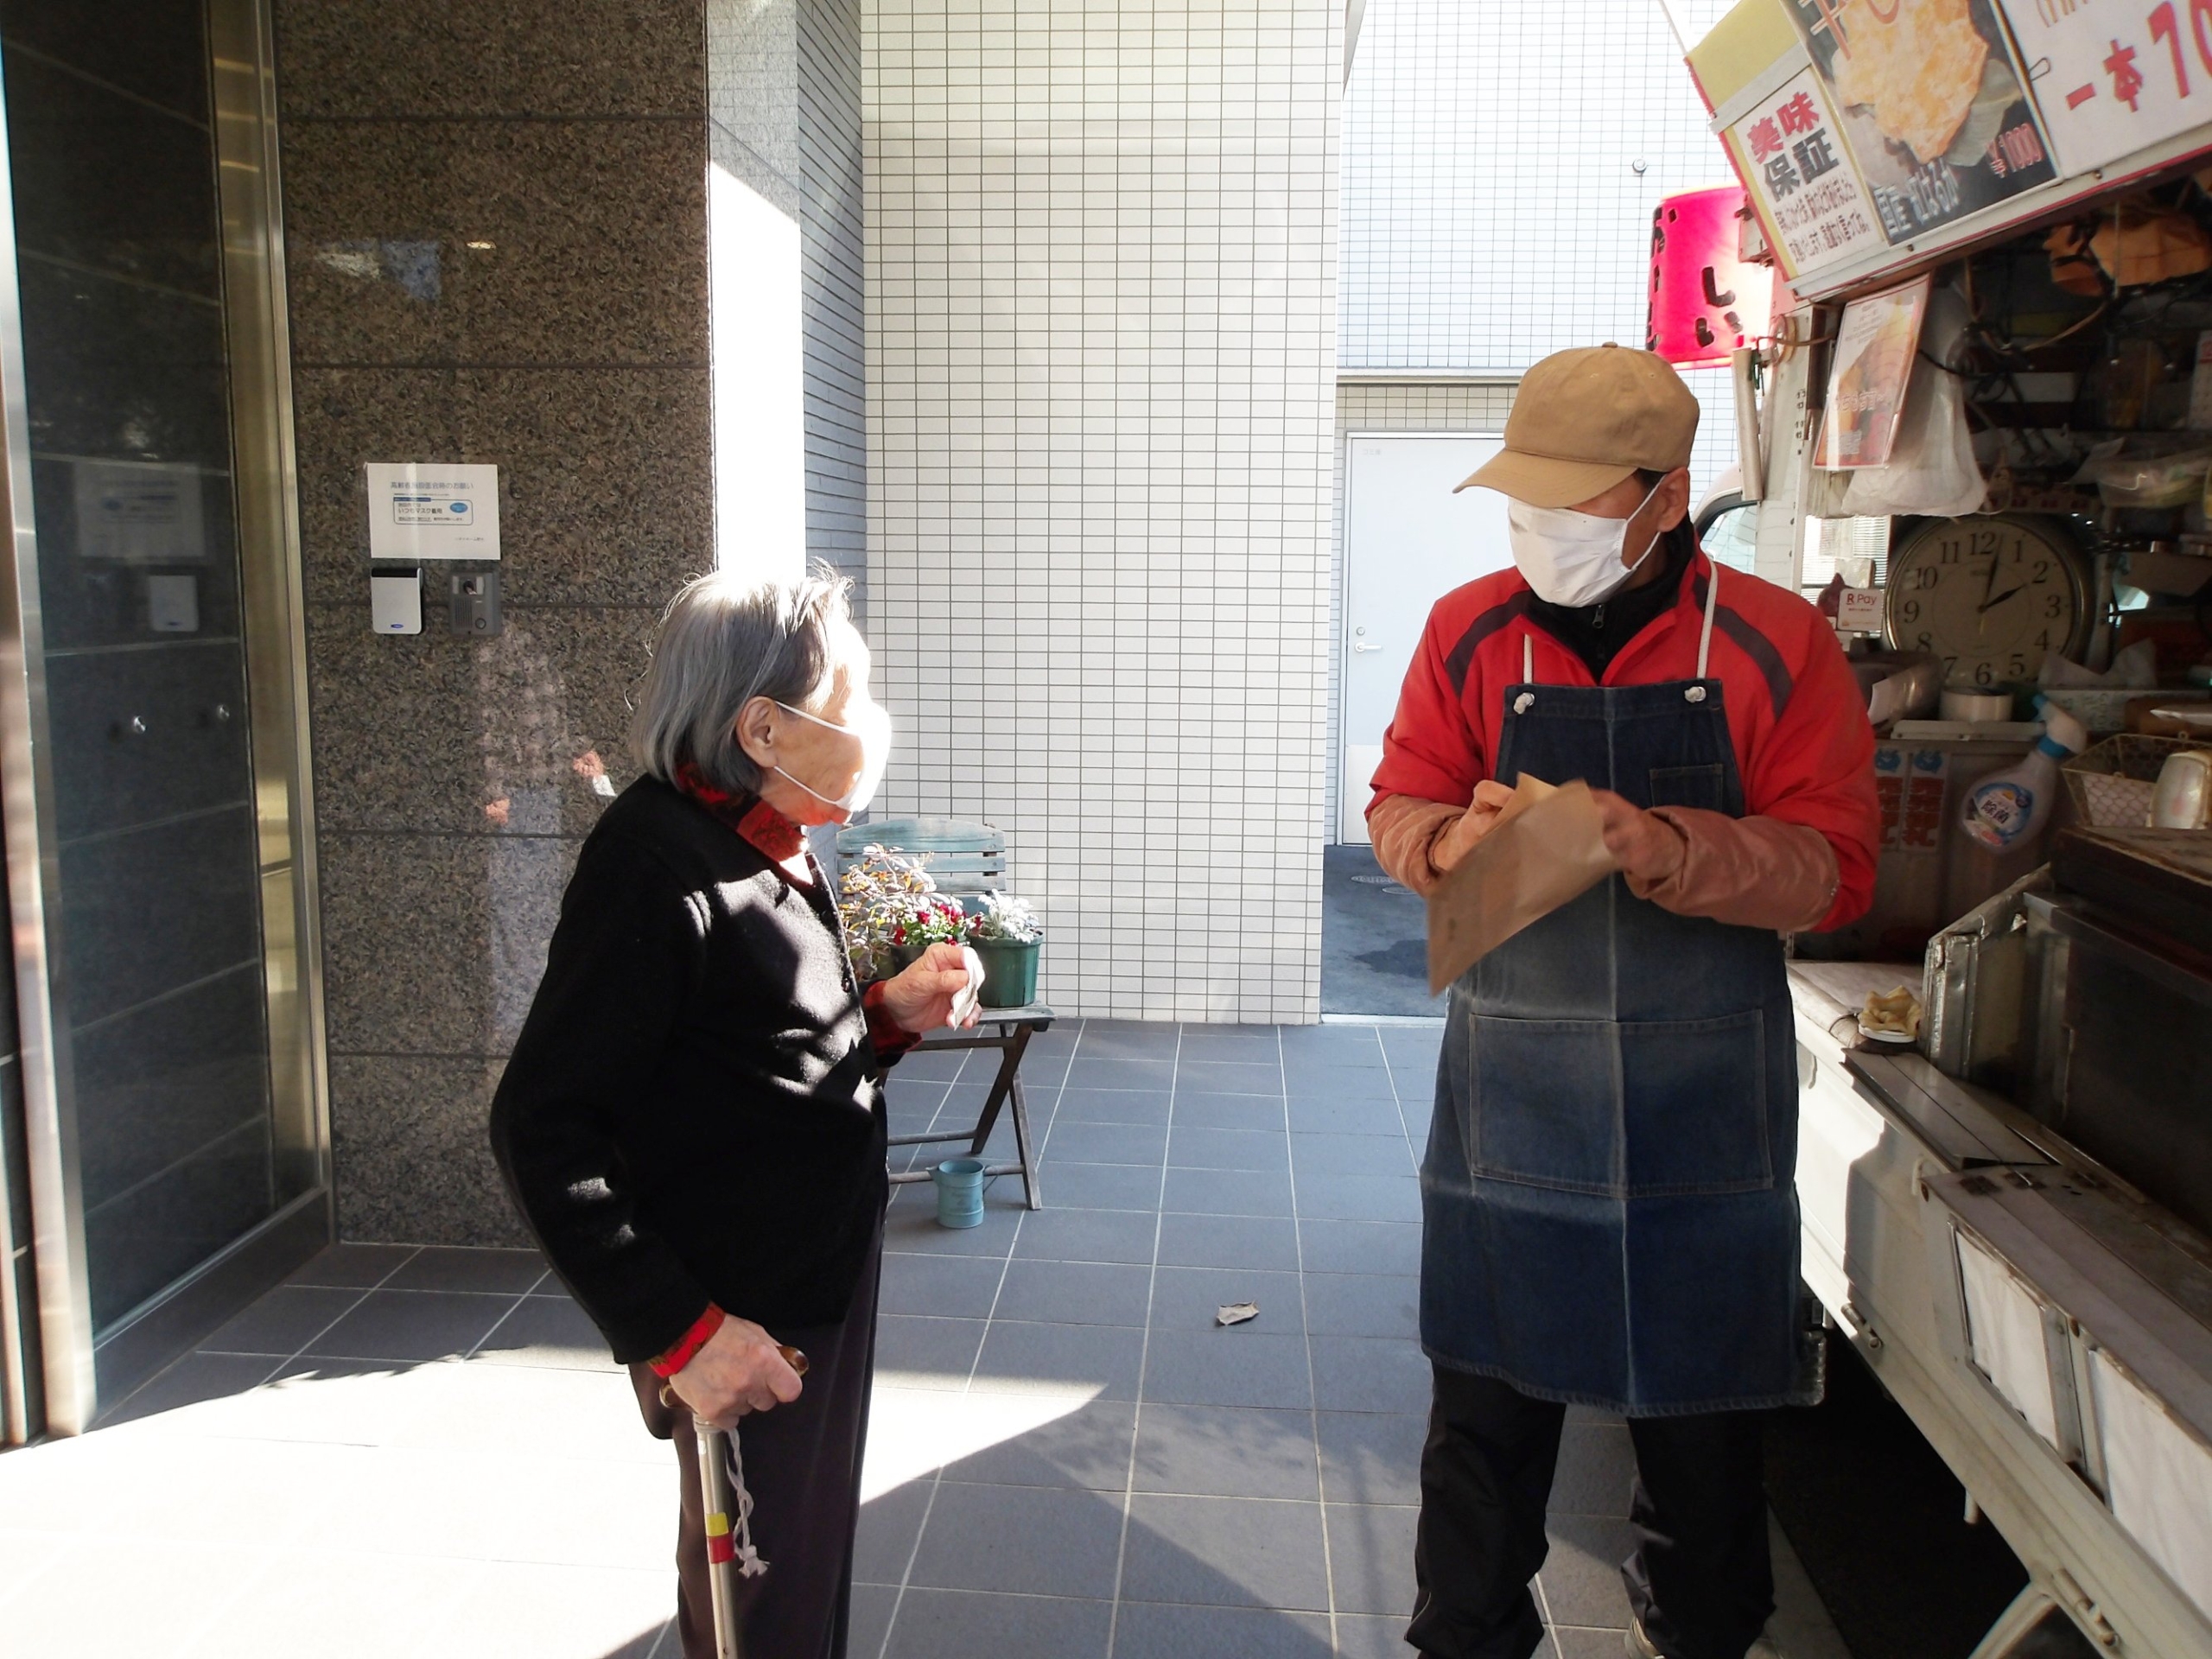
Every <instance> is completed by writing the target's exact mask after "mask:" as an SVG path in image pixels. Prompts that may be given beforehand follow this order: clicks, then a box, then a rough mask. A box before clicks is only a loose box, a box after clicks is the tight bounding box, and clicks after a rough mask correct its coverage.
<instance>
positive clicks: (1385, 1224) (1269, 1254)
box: [856, 1021, 1631, 1659]
mask: <svg viewBox="0 0 2212 1659" xmlns="http://www.w3.org/2000/svg"><path fill="white" fill-rule="evenodd" d="M1439 1040H1440V1036H1439V1033H1437V1032H1435V1031H1433V1030H1426V1029H1419V1028H1410V1027H1373V1026H1320V1027H1219V1026H1190V1027H1179V1028H1178V1027H1170V1026H1135V1025H1116V1024H1110V1023H1107V1022H1102V1021H1092V1022H1090V1023H1088V1024H1086V1025H1084V1027H1082V1028H1081V1029H1080V1031H1079V1032H1069V1031H1065V1030H1063V1031H1056V1032H1053V1033H1050V1034H1049V1035H1048V1036H1046V1038H1043V1039H1039V1042H1038V1044H1037V1045H1035V1046H1033V1047H1032V1050H1031V1052H1030V1058H1029V1059H1028V1062H1027V1065H1025V1068H1024V1076H1025V1077H1026V1078H1027V1082H1028V1086H1029V1091H1030V1099H1031V1107H1032V1112H1033V1116H1034V1118H1035V1119H1036V1127H1037V1128H1038V1130H1039V1133H1040V1135H1041V1138H1042V1141H1043V1155H1042V1166H1041V1167H1042V1185H1043V1196H1044V1199H1045V1203H1046V1206H1047V1207H1046V1210H1045V1211H1042V1212H1039V1213H1036V1214H1030V1213H1027V1212H1025V1211H1022V1210H1020V1208H1019V1207H1018V1205H1017V1204H1016V1202H1015V1199H1016V1196H1017V1195H1016V1193H1015V1192H1014V1183H1013V1182H1011V1181H1005V1180H1002V1181H1001V1182H1000V1183H999V1186H1000V1188H1001V1191H1000V1192H995V1193H994V1194H993V1195H992V1198H993V1201H992V1203H991V1204H990V1205H989V1207H988V1212H987V1217H986V1219H985V1222H984V1224H983V1225H982V1227H980V1228H977V1229H976V1230H973V1231H972V1232H948V1231H946V1230H944V1229H942V1228H939V1227H938V1225H937V1224H936V1223H935V1220H934V1217H933V1211H932V1204H933V1200H932V1198H931V1193H930V1191H929V1189H928V1188H927V1187H925V1186H919V1185H917V1186H912V1187H906V1188H904V1189H901V1191H900V1192H899V1197H898V1198H897V1199H896V1200H895V1201H894V1203H893V1205H892V1211H891V1218H890V1231H889V1236H888V1240H887V1255H886V1257H885V1270H884V1302H883V1306H884V1313H883V1318H882V1322H881V1351H880V1357H879V1360H878V1367H879V1375H880V1376H882V1377H883V1378H884V1379H885V1381H886V1383H890V1384H892V1385H893V1386H897V1387H902V1388H904V1387H922V1388H926V1387H931V1386H938V1387H946V1388H958V1387H961V1386H963V1385H969V1384H973V1385H976V1386H982V1387H993V1386H1003V1385H1006V1384H1007V1383H1016V1382H1020V1381H1022V1380H1025V1379H1027V1380H1034V1379H1039V1378H1047V1379H1052V1380H1054V1381H1058V1382H1060V1383H1067V1384H1077V1383H1080V1384H1083V1385H1086V1386H1090V1387H1095V1388H1096V1395H1095V1397H1093V1398H1091V1399H1090V1400H1089V1401H1088V1402H1085V1403H1084V1404H1083V1405H1081V1406H1080V1407H1079V1408H1077V1409H1074V1410H1072V1411H1071V1412H1069V1413H1068V1414H1066V1415H1065V1416H1063V1417H1060V1418H1058V1419H1056V1420H1055V1421H1053V1422H1052V1424H1050V1425H1049V1426H1047V1427H1045V1428H1043V1429H1040V1430H1038V1431H1034V1432H1033V1433H1031V1434H1028V1435H1024V1436H1021V1437H1020V1438H1018V1439H1016V1440H1012V1441H1008V1442H1007V1443H1005V1444H1003V1445H1001V1446H997V1447H995V1448H993V1449H992V1450H990V1451H989V1452H985V1453H983V1454H982V1455H980V1456H978V1457H974V1458H969V1459H963V1460H960V1461H956V1462H953V1463H950V1464H948V1465H945V1466H944V1468H943V1469H942V1470H941V1471H939V1472H938V1473H937V1474H936V1475H934V1476H933V1477H931V1478H930V1479H928V1480H927V1481H925V1482H923V1483H920V1484H918V1485H917V1486H916V1487H915V1488H912V1489H902V1491H901V1492H900V1493H899V1494H897V1496H899V1497H901V1498H902V1499H903V1500H904V1501H902V1502H900V1503H895V1504H893V1503H877V1504H874V1505H872V1506H870V1508H869V1510H868V1513H867V1515H866V1518H865V1519H864V1521H863V1523H862V1528H863V1544H864V1548H863V1551H862V1560H863V1563H864V1570H863V1573H862V1577H863V1579H864V1580H866V1582H865V1585H864V1587H863V1588H862V1589H861V1592H860V1596H861V1608H862V1618H863V1637H864V1639H863V1640H862V1641H861V1643H859V1644H858V1646H857V1648H856V1651H859V1652H862V1653H868V1654H874V1653H876V1652H878V1651H879V1650H880V1651H881V1652H882V1653H884V1654H885V1655H887V1656H899V1659H923V1656H936V1655H939V1654H946V1655H950V1654H951V1653H953V1652H954V1651H956V1650H958V1651H962V1652H968V1651H972V1650H974V1649H976V1646H977V1644H978V1642H979V1639H980V1640H982V1641H994V1640H995V1641H998V1642H1001V1643H1009V1642H1010V1643H1012V1644H1013V1645H1014V1649H1015V1650H1017V1651H1035V1652H1047V1651H1049V1652H1052V1653H1056V1654H1058V1653H1066V1654H1071V1655H1073V1654H1104V1653H1108V1652H1110V1653H1112V1654H1113V1655H1115V1656H1116V1659H1139V1656H1142V1659H1151V1656H1154V1655H1159V1656H1166V1655H1170V1654H1173V1655H1192V1654H1220V1655H1224V1656H1226V1655H1238V1654H1244V1653H1251V1654H1255V1655H1258V1654H1267V1655H1269V1656H1275V1655H1286V1656H1302V1655H1313V1656H1316V1659H1319V1656H1323V1655H1328V1654H1332V1653H1334V1654H1343V1655H1347V1656H1368V1655H1376V1656H1380V1655H1401V1654H1405V1653H1407V1652H1408V1651H1409V1649H1407V1648H1406V1647H1405V1646H1404V1645H1403V1643H1402V1641H1401V1637H1402V1632H1403V1630H1404V1626H1405V1615H1406V1611H1407V1610H1408V1608H1409V1607H1410V1605H1411V1603H1412V1599H1413V1563H1412V1548H1413V1530H1414V1516H1415V1513H1416V1511H1415V1509H1414V1505H1415V1504H1416V1503H1418V1500H1419V1494H1418V1491H1417V1488H1416V1484H1415V1483H1416V1472H1417V1468H1418V1464H1419V1456H1420V1448H1421V1436H1422V1431H1423V1427H1424V1416H1423V1414H1424V1412H1425V1411H1426V1408H1427V1378H1428V1368H1427V1362H1426V1361H1425V1360H1424V1359H1423V1358H1422V1357H1421V1351H1420V1348H1419V1345H1418V1343H1417V1339H1416V1338H1417V1334H1418V1332H1417V1323H1416V1321H1417V1308H1416V1294H1415V1293H1416V1287H1417V1279H1416V1275H1417V1274H1418V1272H1419V1268H1420V1252H1419V1240H1420V1229H1419V1221H1420V1214H1421V1209H1420V1193H1419V1187H1418V1185H1417V1180H1416V1170H1417V1166H1418V1161H1419V1156H1420V1147H1421V1144H1422V1142H1423V1141H1424V1140H1425V1138H1426V1136H1427V1129H1428V1108H1429V1101H1430V1097H1431V1091H1432V1087H1433V1078H1434V1076H1435V1066H1436V1052H1437V1045H1438V1042H1439ZM956 1063H957V1057H955V1056H950V1055H947V1056H941V1057H940V1056H930V1055H922V1056H918V1057H917V1058H914V1059H912V1060H910V1061H908V1062H907V1063H906V1064H905V1065H902V1066H901V1067H900V1068H899V1071H898V1073H896V1074H895V1075H894V1079H893V1088H892V1093H891V1102H892V1115H893V1133H918V1132H920V1131H921V1130H922V1129H924V1128H943V1127H946V1126H957V1124H959V1123H962V1122H968V1121H971V1120H972V1117H973V1115H974V1112H975V1109H976V1103H977V1102H978V1101H979V1100H980V1097H981V1094H982V1082H981V1080H980V1077H979V1074H982V1071H983V1062H982V1058H981V1057H978V1058H976V1059H973V1060H971V1061H970V1062H969V1067H968V1069H967V1071H964V1072H963V1071H959V1070H957V1069H956ZM1003 1139H1004V1136H1003V1132H1002V1133H1001V1136H1000V1137H999V1138H998V1139H997V1140H995V1142H994V1144H995V1146H997V1145H999V1144H1001V1141H1003ZM926 1155H943V1154H917V1155H916V1156H917V1160H918V1161H919V1160H922V1158H924V1157H925V1156H926ZM1233 1301H1254V1302H1256V1303H1258V1304H1259V1307H1260V1315H1259V1317H1258V1318H1257V1319H1254V1320H1252V1321H1251V1322H1250V1323H1249V1324H1245V1325H1236V1326H1233V1327H1229V1328H1219V1327H1217V1325H1215V1322H1214V1315H1215V1310H1216V1309H1217V1307H1218V1306H1220V1305H1221V1304H1222V1303H1224V1302H1233ZM1578 1415H1579V1416H1580V1414H1578ZM1630 1468H1631V1465H1630V1455H1629V1449H1628V1439H1627V1433H1626V1431H1625V1430H1624V1429H1623V1428H1622V1427H1620V1426H1619V1425H1618V1424H1617V1423H1609V1422H1605V1421H1599V1420H1598V1419H1596V1418H1595V1417H1594V1416H1589V1417H1582V1419H1581V1420H1580V1421H1576V1422H1574V1423H1573V1425H1572V1426H1571V1427H1570V1428H1569V1430H1568V1433H1567V1442H1566V1445H1565V1446H1564V1448H1563V1450H1562V1452H1561V1459H1560V1479H1559V1482H1558V1484H1557V1487H1556V1488H1555V1491H1554V1519H1553V1527H1552V1531H1553V1546H1552V1556H1551V1560H1550V1561H1549V1562H1548V1564H1547V1566H1546V1567H1545V1569H1544V1572H1543V1573H1542V1575H1541V1580H1540V1593H1541V1597H1542V1599H1543V1605H1544V1607H1545V1611H1546V1614H1547V1618H1548V1620H1549V1621H1550V1622H1551V1624H1552V1625H1553V1626H1554V1639H1555V1640H1556V1641H1557V1643H1559V1651H1560V1655H1561V1656H1564V1659H1580V1656H1581V1655H1583V1654H1586V1653H1588V1654H1599V1653H1603V1654H1606V1655H1608V1656H1610V1655H1612V1654H1616V1653H1618V1651H1619V1650H1620V1636H1619V1634H1618V1632H1619V1630H1620V1629H1621V1627H1622V1626H1623V1625H1624V1624H1625V1623H1626V1621H1627V1604H1626V1601H1625V1599H1624V1595H1623V1592H1622V1591H1621V1587H1620V1580H1619V1576H1618V1573H1617V1572H1616V1571H1615V1567H1614V1563H1615V1562H1617V1561H1618V1560H1619V1559H1620V1558H1621V1556H1623V1555H1624V1554H1626V1548H1627V1546H1626V1542H1625V1531H1626V1528H1625V1522H1624V1516H1625V1515H1626V1513H1627V1500H1628V1483H1629V1478H1630ZM1048 1635H1049V1639H1046V1638H1047V1636H1048Z"/></svg>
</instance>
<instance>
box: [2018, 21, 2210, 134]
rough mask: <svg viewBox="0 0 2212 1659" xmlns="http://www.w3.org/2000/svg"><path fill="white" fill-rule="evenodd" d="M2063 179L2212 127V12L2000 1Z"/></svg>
mask: <svg viewBox="0 0 2212 1659" xmlns="http://www.w3.org/2000/svg"><path fill="white" fill-rule="evenodd" d="M2001 9H2002V10H2003V11H2004V13H2005V22H2008V23H2010V24H2011V25H2012V38H2013V39H2014V40H2015V41H2018V42H2019V46H2020V59H2021V61H2022V62H2024V64H2026V65H2027V68H2028V86H2029V87H2030V89H2031V91H2033V92H2034V93H2035V99H2036V108H2037V110H2039V111H2042V113H2043V124H2044V131H2046V132H2048V133H2049V134H2050V142H2051V147H2052V148H2053V149H2056V151H2057V152H2058V170H2059V173H2060V175H2061V176H2065V175H2071V174H2075V173H2087V172H2088V170H2089V169H2090V168H2094V167H2102V166H2103V165H2104V164H2105V163H2106V162H2114V161H2118V160H2119V159H2120V157H2121V156H2126V155H2127V154H2129V153H2130V152H2131V151H2133V150H2138V149H2142V148H2143V147H2144V146H2145V145H2146V144H2155V143H2158V141H2159V140H2160V139H2162V138H2171V137H2174V136H2175V135H2176V134H2177V133H2183V132H2187V131H2188V130H2190V128H2191V127H2196V126H2201V125H2202V124H2204V123H2206V122H2208V121H2212V5H2208V4H2206V3H2205V0H2191V3H2189V4H2186V5H2176V4H2172V3H2170V0H2169V3H2161V4H2158V5H2150V4H2144V5H2135V6H2131V5H2125V4H2112V3H2098V4H2091V3H2090V0H2001Z"/></svg>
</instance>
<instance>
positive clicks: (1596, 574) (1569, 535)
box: [1505, 480, 1664, 606]
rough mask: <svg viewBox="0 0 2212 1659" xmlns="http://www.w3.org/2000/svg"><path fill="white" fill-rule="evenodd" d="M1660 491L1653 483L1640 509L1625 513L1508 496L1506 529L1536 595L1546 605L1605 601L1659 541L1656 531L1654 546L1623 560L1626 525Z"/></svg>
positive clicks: (1515, 554)
mask: <svg viewBox="0 0 2212 1659" xmlns="http://www.w3.org/2000/svg"><path fill="white" fill-rule="evenodd" d="M1663 481H1664V480H1662V482H1663ZM1658 493H1659V486H1658V485H1656V484H1655V485H1653V486H1651V490H1650V493H1649V494H1647V495H1646V496H1645V497H1644V498H1643V500H1642V501H1640V502H1638V503H1637V508H1636V512H1631V513H1630V514H1629V516H1628V517H1627V518H1599V517H1598V516H1597V514H1595V513H1591V512H1576V511H1575V510H1574V509H1573V507H1532V506H1530V505H1529V504H1528V503H1527V502H1525V501H1515V500H1511V499H1508V500H1507V502H1506V504H1505V529H1506V536H1507V539H1508V540H1509V542H1510V543H1511V546H1512V549H1513V563H1516V564H1517V565H1519V566H1520V567H1521V574H1522V575H1524V576H1526V577H1527V578H1528V579H1529V587H1531V588H1535V590H1536V597H1537V598H1538V599H1541V600H1542V601H1544V602H1545V603H1546V604H1548V605H1567V606H1582V605H1599V604H1602V603H1604V602H1605V601H1606V600H1609V599H1611V597H1612V596H1613V595H1614V594H1617V593H1618V592H1620V590H1621V588H1623V586H1624V585H1625V584H1626V582H1628V579H1629V578H1630V576H1632V575H1635V574H1636V573H1637V569H1640V568H1641V567H1642V565H1643V561H1644V560H1645V559H1648V558H1649V557H1650V556H1651V548H1652V547H1656V546H1658V545H1659V537H1656V536H1654V537H1652V538H1651V547H1647V548H1645V549H1644V550H1643V553H1642V555H1641V556H1638V558H1637V562H1636V563H1634V564H1630V565H1624V564H1623V563H1621V549H1622V547H1623V546H1624V545H1625V544H1626V543H1627V541H1628V527H1629V526H1630V524H1633V523H1635V522H1636V518H1637V513H1641V512H1643V510H1644V508H1645V507H1647V506H1649V505H1650V504H1651V497H1652V496H1654V495H1656V494H1658Z"/></svg>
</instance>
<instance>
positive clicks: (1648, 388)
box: [1452, 344, 1698, 507]
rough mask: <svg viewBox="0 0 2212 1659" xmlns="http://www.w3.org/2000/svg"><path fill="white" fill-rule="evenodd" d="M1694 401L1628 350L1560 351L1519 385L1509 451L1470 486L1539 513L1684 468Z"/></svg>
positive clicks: (1667, 373) (1643, 356) (1671, 375)
mask: <svg viewBox="0 0 2212 1659" xmlns="http://www.w3.org/2000/svg"><path fill="white" fill-rule="evenodd" d="M1697 417H1698V404H1697V397H1696V396H1695V394H1694V393H1693V392H1692V391H1690V389H1689V388H1688V386H1686V385H1683V384H1682V377H1681V375H1679V374H1676V373H1675V371H1674V368H1673V366H1672V365H1669V364H1668V363H1667V362H1665V361H1663V360H1662V359H1660V358H1659V357H1657V356H1656V355H1654V354H1653V353H1649V352H1639V351H1634V350H1631V349H1630V348H1629V347H1627V346H1615V345H1611V344H1607V345H1604V346H1583V347H1580V348H1579V349H1577V350H1575V351H1571V352H1554V353H1552V354H1551V355H1550V356H1549V357H1548V358H1546V359H1544V360H1543V361H1542V362H1541V363H1539V364H1537V365H1536V366H1535V368H1533V369H1530V370H1529V372H1528V373H1527V374H1525V375H1523V376H1522V377H1521V389H1520V391H1517V392H1516V393H1515V394H1514V398H1513V412H1512V414H1510V415H1509V416H1506V418H1505V448H1503V449H1502V450H1500V451H1499V452H1498V453H1497V454H1496V455H1493V456H1492V457H1491V459H1490V460H1489V461H1485V462H1484V463H1483V465H1482V466H1481V467H1478V468H1477V469H1476V471H1475V474H1474V475H1473V476H1472V477H1471V478H1469V479H1468V480H1466V481H1465V483H1462V484H1459V485H1458V486H1455V487H1454V489H1453V492H1452V493H1454V494H1457V493H1459V491H1460V490H1464V489H1465V488H1466V487H1467V486H1468V485H1469V484H1479V485H1481V486H1483V487H1484V488H1485V489H1491V490H1497V491H1498V492H1499V493H1502V494H1504V495H1510V496H1511V497H1512V498H1513V499H1515V500H1516V501H1526V502H1527V503H1528V504H1529V505H1530V506H1532V507H1571V506H1573V505H1574V504H1575V503H1576V502H1578V501H1587V500H1588V499H1590V498H1591V497H1592V496H1593V495H1597V494H1599V493H1601V492H1603V491H1605V490H1609V489H1611V487H1612V486H1614V485H1616V484H1618V483H1619V482H1620V481H1621V480H1623V479H1624V478H1626V477H1627V476H1628V475H1629V474H1630V473H1633V472H1636V471H1637V470H1638V469H1643V470H1647V471H1650V472H1655V473H1670V472H1672V471H1674V470H1675V467H1687V466H1688V465H1689V460H1690V442H1691V440H1693V439H1694V438H1695V437H1696V436H1697Z"/></svg>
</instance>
